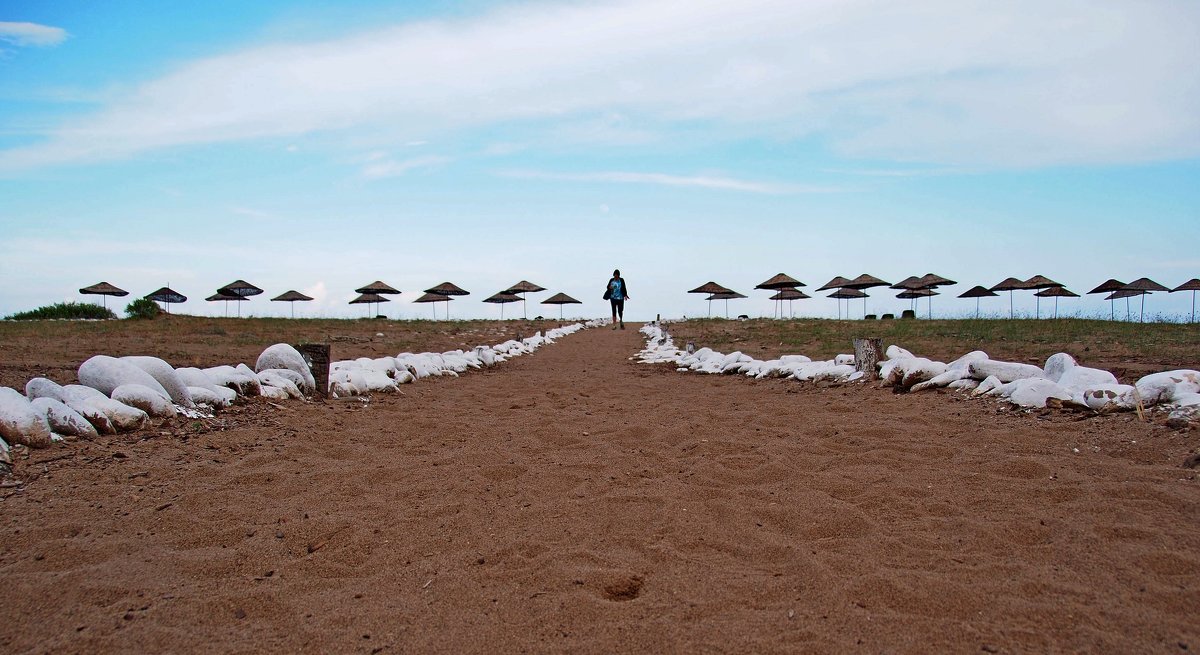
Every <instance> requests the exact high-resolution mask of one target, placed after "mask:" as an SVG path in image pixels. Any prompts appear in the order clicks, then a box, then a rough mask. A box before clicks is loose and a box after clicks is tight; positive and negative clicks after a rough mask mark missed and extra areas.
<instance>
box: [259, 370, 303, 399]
mask: <svg viewBox="0 0 1200 655" xmlns="http://www.w3.org/2000/svg"><path fill="white" fill-rule="evenodd" d="M258 381H259V382H260V383H261V384H262V388H261V390H260V391H261V393H262V395H263V396H266V397H267V398H271V399H274V400H287V399H288V398H303V397H304V394H302V393H300V387H298V386H296V383H295V382H292V381H291V380H290V379H288V378H287V377H286V376H284V375H281V374H280V373H279V371H277V370H271V369H266V370H263V371H261V372H260V373H259V374H258ZM268 387H270V388H269V389H268ZM277 390H278V391H277ZM280 391H282V392H283V395H282V396H280V394H279V392H280Z"/></svg>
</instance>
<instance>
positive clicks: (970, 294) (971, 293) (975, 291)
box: [958, 284, 1000, 318]
mask: <svg viewBox="0 0 1200 655" xmlns="http://www.w3.org/2000/svg"><path fill="white" fill-rule="evenodd" d="M997 295H1000V294H998V293H996V292H995V291H992V290H991V289H988V288H987V287H984V286H980V285H978V284H977V285H975V286H973V287H971V288H970V289H967V290H966V291H964V292H962V293H960V294H958V297H959V298H974V299H975V318H979V299H980V298H986V297H988V296H997Z"/></svg>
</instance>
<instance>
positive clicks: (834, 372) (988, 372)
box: [637, 325, 1200, 413]
mask: <svg viewBox="0 0 1200 655" xmlns="http://www.w3.org/2000/svg"><path fill="white" fill-rule="evenodd" d="M641 331H642V334H644V335H645V336H646V340H647V343H646V348H645V349H644V350H642V351H641V352H640V353H638V356H637V358H638V360H639V361H642V362H645V363H652V364H657V363H671V364H674V365H675V366H676V368H677V370H679V371H694V372H700V373H717V374H726V375H745V376H749V377H754V378H771V377H775V378H779V377H787V378H794V379H796V380H813V381H815V380H833V381H839V382H852V381H855V380H859V379H861V378H863V377H864V374H863V372H862V371H856V370H855V366H854V356H853V355H838V356H837V357H835V358H834V359H831V360H825V361H813V360H811V359H810V358H808V357H805V356H804V355H784V356H782V357H780V358H779V359H772V360H758V359H755V358H753V357H750V356H749V355H746V354H744V353H741V352H732V353H729V354H723V353H719V352H716V351H714V350H712V349H710V348H700V349H699V350H696V351H695V352H692V353H688V352H686V351H684V350H680V349H679V348H677V347H676V346H675V344H674V341H673V340H672V339H671V337H670V335H669V334H668V333H667V332H666V330H664V329H663V327H662V326H660V325H645V326H643V327H642V330H641ZM885 354H886V357H887V359H885V360H883V361H881V362H880V363H879V370H878V374H879V377H880V379H881V380H882V383H881V384H882V385H890V386H894V387H899V388H900V389H901V390H904V391H922V390H925V389H937V388H952V389H958V390H962V391H964V392H970V393H972V394H973V395H987V396H995V397H999V398H1003V399H1005V400H1007V401H1009V402H1011V403H1013V404H1015V405H1019V406H1021V407H1046V406H1047V404H1069V405H1074V406H1077V407H1081V408H1088V409H1092V410H1096V411H1118V410H1132V409H1134V408H1136V407H1138V406H1143V407H1145V406H1150V405H1156V404H1163V405H1167V406H1170V407H1172V408H1178V409H1180V410H1182V411H1183V412H1184V413H1191V412H1193V411H1195V410H1197V409H1200V372H1197V371H1194V370H1190V369H1181V370H1174V371H1164V372H1162V373H1153V374H1151V375H1147V376H1145V377H1143V378H1141V379H1140V380H1138V381H1137V383H1136V384H1133V385H1127V384H1121V383H1119V382H1118V381H1117V378H1116V376H1114V375H1113V374H1112V373H1111V372H1109V371H1106V370H1103V369H1097V368H1089V367H1086V366H1080V365H1079V364H1077V363H1076V362H1075V360H1074V358H1072V357H1071V356H1070V355H1068V354H1066V353H1057V354H1055V355H1051V356H1050V358H1049V359H1047V360H1046V364H1045V366H1041V367H1038V366H1033V365H1031V364H1022V363H1018V362H1004V361H1000V360H994V359H990V358H989V357H988V355H987V353H985V352H983V351H980V350H977V351H973V352H970V353H967V354H966V355H963V356H962V357H960V358H958V359H956V360H954V361H952V362H949V363H945V362H938V361H933V360H930V359H927V358H924V357H917V356H915V355H913V354H912V353H910V352H909V351H907V350H905V349H903V348H900V347H899V346H895V345H892V346H888V348H887V350H886V353H885Z"/></svg>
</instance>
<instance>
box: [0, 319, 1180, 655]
mask: <svg viewBox="0 0 1200 655" xmlns="http://www.w3.org/2000/svg"><path fill="white" fill-rule="evenodd" d="M640 346H641V339H640V335H638V333H637V332H636V331H634V330H632V329H630V330H627V331H623V332H622V331H610V330H606V329H602V330H589V331H585V332H582V333H580V334H577V335H573V336H570V337H567V338H565V339H563V340H562V341H561V342H559V343H558V344H556V345H553V346H549V347H547V348H544V349H542V350H541V351H539V352H537V353H536V354H534V355H531V356H526V357H521V358H518V359H516V360H514V361H512V362H509V363H505V364H504V365H502V366H501V367H499V368H496V369H492V370H488V371H484V372H479V373H471V374H469V375H466V376H464V377H462V378H461V379H444V380H437V381H434V382H428V383H426V382H423V383H418V384H414V385H409V386H407V387H405V388H404V394H405V396H404V397H402V398H395V397H379V398H376V399H375V400H374V401H373V402H371V403H368V404H365V405H364V404H362V403H359V402H357V401H333V402H328V403H312V404H307V405H302V404H299V403H290V404H287V405H284V406H283V407H284V408H283V409H273V408H271V409H270V411H269V412H266V413H262V414H259V415H256V416H257V417H256V419H255V420H254V421H252V422H248V423H246V424H244V425H241V426H238V427H234V428H233V429H230V430H227V431H221V432H210V433H203V434H198V435H196V436H192V437H190V438H187V439H184V438H181V437H180V436H178V435H169V434H168V435H165V436H156V437H155V436H153V435H151V436H152V438H149V439H145V440H140V441H138V440H136V439H134V438H127V439H124V440H120V439H109V440H101V441H99V442H94V443H87V444H79V445H78V446H76V450H75V451H73V452H74V453H75V456H74V457H71V458H68V459H63V460H56V461H53V462H48V463H47V464H46V465H45V466H46V471H47V473H46V474H44V475H41V476H40V477H38V478H37V479H36V480H32V481H31V482H30V483H29V485H28V488H27V489H26V491H24V492H23V493H20V494H15V495H10V496H9V497H8V498H6V499H5V500H4V502H3V504H0V512H2V516H3V519H4V520H3V526H2V527H0V537H2V538H3V544H2V547H0V551H2V553H0V579H3V581H4V586H3V589H4V591H3V592H0V651H4V652H24V651H34V652H39V651H55V652H64V651H89V652H97V651H116V650H123V651H209V652H211V651H225V652H229V651H262V650H272V651H294V652H329V651H335V652H384V653H387V652H401V651H404V652H422V651H441V652H486V651H500V652H512V651H573V652H601V651H603V652H613V651H627V652H628V651H654V652H659V651H676V652H682V651H686V652H697V651H699V652H713V651H741V652H765V651H792V652H796V651H801V652H805V651H807V652H822V651H823V652H830V651H854V650H863V651H889V652H914V653H918V652H938V651H943V652H944V651H957V652H981V649H982V651H986V652H1030V651H1047V650H1082V651H1093V652H1135V651H1158V652H1171V651H1175V652H1181V651H1180V647H1181V646H1180V645H1181V644H1183V645H1189V646H1190V647H1191V648H1193V649H1194V648H1197V647H1200V634H1198V629H1197V625H1200V623H1197V622H1196V621H1195V616H1196V615H1195V608H1196V607H1200V591H1198V585H1200V530H1197V529H1196V526H1197V525H1200V510H1198V509H1197V508H1198V506H1200V503H1197V500H1198V499H1200V488H1198V486H1197V483H1196V481H1195V480H1194V476H1192V479H1189V478H1188V475H1189V474H1190V472H1189V471H1185V470H1183V469H1180V468H1179V467H1178V462H1175V461H1160V460H1161V457H1158V456H1157V453H1158V452H1159V451H1158V450H1153V449H1145V448H1143V447H1141V446H1139V445H1138V444H1132V443H1129V442H1130V441H1134V440H1136V439H1137V435H1139V434H1141V432H1138V431H1137V430H1135V429H1134V428H1133V427H1132V426H1131V427H1130V430H1131V432H1130V434H1132V435H1134V436H1133V437H1132V438H1130V437H1129V436H1128V435H1125V436H1122V432H1121V430H1120V429H1117V430H1114V429H1113V428H1112V426H1113V425H1118V426H1120V425H1122V424H1121V423H1112V421H1117V422H1119V421H1123V420H1125V419H1124V418H1117V419H1106V420H1108V421H1110V422H1109V423H1098V422H1095V421H1078V422H1058V423H1047V422H1043V421H1039V420H1037V419H1035V418H1032V417H1029V416H1013V415H1010V413H1007V412H1002V413H998V412H997V410H996V409H995V406H994V405H992V404H990V403H969V402H964V401H960V400H957V399H955V398H954V397H953V396H949V395H936V394H930V395H927V396H922V397H920V398H917V397H899V396H892V395H890V394H887V393H884V392H882V391H880V390H876V389H866V388H863V387H861V386H859V387H850V388H833V389H816V388H812V387H810V386H802V385H798V384H795V383H792V382H784V381H765V382H755V381H749V380H744V379H740V378H736V377H734V378H730V377H721V376H700V375H680V374H677V373H675V372H674V371H672V370H671V369H670V368H669V367H657V366H648V365H641V364H635V363H633V362H631V361H628V359H627V358H628V357H629V356H630V355H632V354H633V353H634V352H635V351H636V350H637V349H638V348H639V347H640ZM232 416H233V417H237V416H238V414H236V413H233V414H232ZM1074 448H1079V449H1080V452H1075V451H1074ZM39 457H42V458H44V456H43V455H41V454H39V455H38V457H35V459H38V458H39Z"/></svg>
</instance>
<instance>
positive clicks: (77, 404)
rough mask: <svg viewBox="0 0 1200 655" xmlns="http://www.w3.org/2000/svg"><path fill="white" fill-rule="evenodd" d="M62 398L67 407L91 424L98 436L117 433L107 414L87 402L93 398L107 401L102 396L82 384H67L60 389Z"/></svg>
mask: <svg viewBox="0 0 1200 655" xmlns="http://www.w3.org/2000/svg"><path fill="white" fill-rule="evenodd" d="M62 396H63V402H64V403H66V405H67V407H70V408H71V409H73V410H75V411H76V412H78V413H79V415H80V416H82V417H83V418H85V419H87V422H88V423H91V424H92V426H93V427H95V428H96V431H98V432H99V433H100V434H113V433H115V432H116V431H117V428H116V426H114V425H113V424H112V420H111V419H109V418H108V414H106V413H105V412H104V410H102V409H100V408H99V407H97V406H95V405H92V404H90V403H89V402H87V401H88V400H91V399H93V398H104V399H107V396H105V395H104V394H102V393H100V392H99V391H96V390H95V389H93V388H91V387H85V386H83V385H82V384H68V385H67V386H65V387H62Z"/></svg>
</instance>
